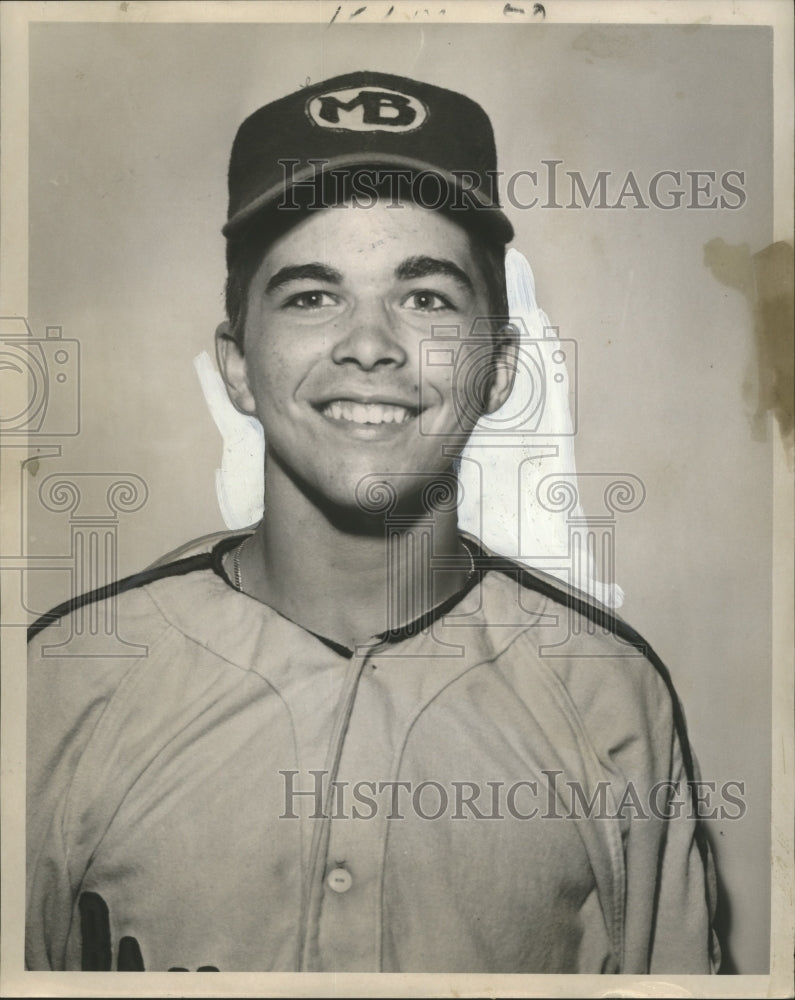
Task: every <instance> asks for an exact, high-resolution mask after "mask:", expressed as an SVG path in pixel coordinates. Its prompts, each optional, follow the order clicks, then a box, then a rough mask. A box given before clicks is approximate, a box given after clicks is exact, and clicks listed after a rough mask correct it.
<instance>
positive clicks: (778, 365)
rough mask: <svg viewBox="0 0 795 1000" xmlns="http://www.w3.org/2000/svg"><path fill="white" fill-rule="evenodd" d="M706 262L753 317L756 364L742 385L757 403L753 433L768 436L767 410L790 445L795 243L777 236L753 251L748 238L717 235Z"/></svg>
mask: <svg viewBox="0 0 795 1000" xmlns="http://www.w3.org/2000/svg"><path fill="white" fill-rule="evenodd" d="M704 264H705V265H706V266H707V267H708V268H709V269H710V271H711V272H712V274H713V276H714V277H715V278H716V279H717V280H718V281H719V282H720V283H721V284H723V285H726V286H728V287H729V288H734V289H736V290H737V291H738V292H741V293H742V295H743V296H744V297H745V299H746V301H747V302H748V306H749V308H750V309H751V312H752V315H753V317H754V339H755V342H756V369H757V370H756V372H755V377H754V378H753V379H749V380H748V381H747V382H746V384H745V385H744V387H743V388H744V395H745V397H746V399H747V401H748V402H749V403H750V404H751V406H752V407H753V408H754V413H753V414H752V417H751V425H752V432H753V435H754V437H755V438H756V439H758V440H763V439H764V436H765V415H766V414H767V413H768V411H769V412H771V413H772V414H773V416H774V417H775V419H776V422H777V423H778V428H779V432H780V433H781V438H782V440H783V442H784V444H785V446H786V447H787V449H788V451H789V450H790V449H791V448H792V444H793V396H795V334H794V333H793V327H795V304H794V302H793V284H794V283H795V256H794V255H793V247H792V244H791V243H786V242H784V241H779V242H777V243H771V244H770V245H769V246H767V247H765V248H764V250H760V251H759V252H758V253H755V254H751V252H750V249H749V247H748V244H747V243H740V244H737V245H736V246H735V245H732V244H729V243H726V242H724V240H722V239H720V238H716V239H714V240H710V241H709V243H707V244H705V246H704ZM754 383H755V384H754ZM790 457H791V456H790Z"/></svg>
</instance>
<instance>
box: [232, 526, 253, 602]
mask: <svg viewBox="0 0 795 1000" xmlns="http://www.w3.org/2000/svg"><path fill="white" fill-rule="evenodd" d="M249 538H251V535H248V536H247V537H246V538H244V539H243V541H242V542H241V543H240V545H238V546H236V547H235V552H234V555H233V556H232V582H233V583H234V585H235V590H239V591H240V593H241V594H242V593H243V573H242V571H241V569H240V555H241V553H242V551H243V549H244V547H245V544H246V542H247V541H248V540H249Z"/></svg>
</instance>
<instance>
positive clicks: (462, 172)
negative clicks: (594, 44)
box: [223, 71, 513, 243]
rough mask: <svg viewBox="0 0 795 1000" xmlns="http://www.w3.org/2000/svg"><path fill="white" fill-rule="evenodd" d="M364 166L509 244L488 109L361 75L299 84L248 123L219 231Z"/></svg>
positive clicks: (241, 132)
mask: <svg viewBox="0 0 795 1000" xmlns="http://www.w3.org/2000/svg"><path fill="white" fill-rule="evenodd" d="M359 168H362V169H367V170H371V171H372V170H382V171H384V172H385V173H391V174H399V175H401V176H403V177H408V178H410V179H411V183H412V187H411V190H412V191H413V192H416V193H415V200H417V201H418V203H420V204H423V205H425V206H426V207H433V208H443V209H444V210H446V211H448V212H456V211H459V212H461V213H463V214H462V217H461V222H462V223H466V224H469V223H472V224H473V225H475V226H478V227H480V228H482V229H483V231H484V232H487V233H488V235H489V236H490V237H492V238H494V239H496V240H498V241H499V242H502V243H508V242H509V241H510V240H511V239H512V238H513V226H512V225H511V223H510V222H509V221H508V219H507V218H506V216H505V215H504V214H503V212H502V211H501V209H500V205H499V200H498V193H497V152H496V149H495V146H494V133H493V131H492V127H491V122H490V121H489V118H488V115H487V114H486V112H485V111H484V110H483V108H481V106H480V105H479V104H477V103H475V101H473V100H471V99H470V98H468V97H465V96H464V95H463V94H459V93H456V92H455V91H452V90H445V89H444V88H442V87H435V86H432V85H431V84H428V83H421V82H419V81H417V80H410V79H408V78H407V77H402V76H393V75H391V74H388V73H373V72H365V71H361V72H356V73H347V74H345V75H344V76H337V77H334V78H333V79H331V80H325V81H323V82H322V83H316V84H312V85H310V86H307V87H303V88H302V89H300V90H298V91H296V92H295V93H294V94H289V95H288V96H287V97H282V98H280V99H279V100H277V101H273V102H272V103H271V104H266V105H265V106H264V107H261V108H260V109H259V110H258V111H255V112H254V113H253V114H252V115H250V116H249V117H248V118H247V119H246V120H245V121H244V122H243V124H242V125H241V126H240V128H239V129H238V131H237V135H236V136H235V141H234V143H233V145H232V155H231V157H230V161H229V213H228V217H227V222H226V225H225V226H224V227H223V233H224V235H225V236H226V237H228V238H233V237H235V236H236V235H238V234H239V233H241V232H242V230H244V229H247V228H248V225H247V224H248V223H249V222H251V220H252V219H255V218H257V217H259V216H260V215H261V214H262V213H265V212H266V211H268V210H272V209H277V208H278V209H283V208H297V207H298V205H297V203H296V198H295V194H296V193H297V192H298V190H299V189H301V190H306V189H308V188H309V187H311V186H312V185H313V184H316V183H318V182H320V181H322V180H323V179H324V178H328V177H329V176H330V174H331V172H332V171H333V172H334V173H338V172H345V173H346V174H351V173H353V174H355V173H356V171H357V170H358V169H359ZM428 181H430V182H431V183H426V182H428ZM419 182H423V185H422V187H418V186H417V184H419ZM434 184H435V185H436V187H435V192H434Z"/></svg>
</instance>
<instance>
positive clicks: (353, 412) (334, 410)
mask: <svg viewBox="0 0 795 1000" xmlns="http://www.w3.org/2000/svg"><path fill="white" fill-rule="evenodd" d="M317 409H318V412H319V413H320V414H321V415H322V416H324V417H325V418H326V419H327V420H331V421H333V422H335V423H338V424H357V425H359V426H364V427H382V426H384V425H387V424H392V425H396V426H400V425H401V424H407V423H410V422H411V421H412V420H416V418H417V415H418V413H419V410H418V409H417V408H416V407H411V406H402V405H400V404H397V403H360V402H357V401H356V400H352V399H331V400H329V401H328V402H326V403H323V404H321V405H320V406H318V407H317Z"/></svg>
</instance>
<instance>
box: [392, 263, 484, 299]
mask: <svg viewBox="0 0 795 1000" xmlns="http://www.w3.org/2000/svg"><path fill="white" fill-rule="evenodd" d="M439 274H444V275H447V277H449V278H452V279H453V280H454V281H456V282H458V284H459V285H461V286H462V287H463V288H465V289H466V290H467V291H468V292H473V291H474V287H473V285H472V279H471V278H470V277H469V275H468V274H467V273H466V271H463V270H462V269H461V268H460V267H459V266H458V264H454V263H453V262H452V261H451V260H445V259H444V258H442V257H407V258H406V260H404V261H403V262H402V263H401V264H400V265H398V267H397V269H396V270H395V276H396V277H397V278H399V279H400V280H401V281H411V280H412V279H414V278H431V277H434V276H436V275H439Z"/></svg>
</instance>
